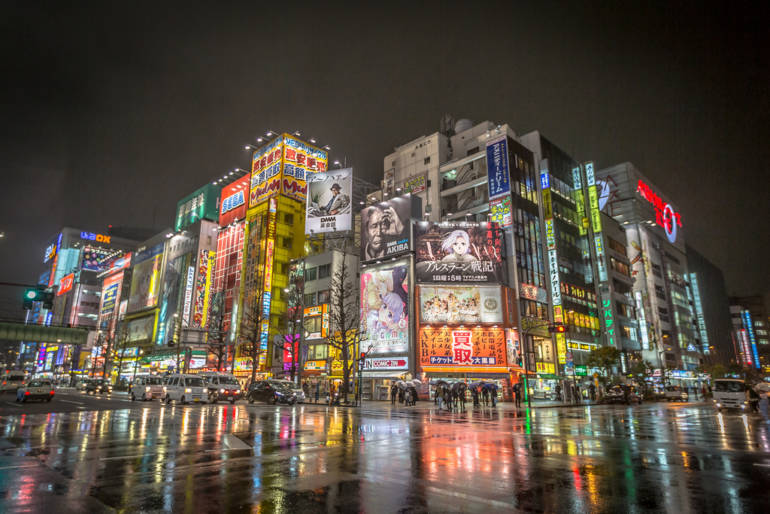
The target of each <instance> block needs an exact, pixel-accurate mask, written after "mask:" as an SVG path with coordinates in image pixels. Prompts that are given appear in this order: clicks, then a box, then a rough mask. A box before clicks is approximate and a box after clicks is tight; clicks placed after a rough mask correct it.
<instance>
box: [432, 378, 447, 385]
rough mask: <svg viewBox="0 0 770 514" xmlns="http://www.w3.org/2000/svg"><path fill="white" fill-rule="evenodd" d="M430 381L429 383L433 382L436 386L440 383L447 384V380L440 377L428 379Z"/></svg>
mask: <svg viewBox="0 0 770 514" xmlns="http://www.w3.org/2000/svg"><path fill="white" fill-rule="evenodd" d="M430 383H431V384H433V385H436V386H437V385H441V384H445V385H448V383H447V381H446V380H441V379H438V380H431V381H430Z"/></svg>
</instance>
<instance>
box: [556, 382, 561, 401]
mask: <svg viewBox="0 0 770 514" xmlns="http://www.w3.org/2000/svg"><path fill="white" fill-rule="evenodd" d="M556 400H557V401H561V384H556Z"/></svg>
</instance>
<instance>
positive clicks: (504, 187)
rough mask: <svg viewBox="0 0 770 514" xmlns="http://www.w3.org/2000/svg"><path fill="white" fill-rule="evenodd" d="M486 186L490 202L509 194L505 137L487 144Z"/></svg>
mask: <svg viewBox="0 0 770 514" xmlns="http://www.w3.org/2000/svg"><path fill="white" fill-rule="evenodd" d="M487 186H488V187H489V199H490V200H492V199H493V198H496V197H498V196H502V195H504V194H508V193H510V192H511V173H510V171H509V169H508V139H507V136H503V137H502V138H498V139H493V140H491V141H489V142H488V143H487Z"/></svg>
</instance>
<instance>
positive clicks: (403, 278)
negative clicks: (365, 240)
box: [360, 260, 409, 355]
mask: <svg viewBox="0 0 770 514" xmlns="http://www.w3.org/2000/svg"><path fill="white" fill-rule="evenodd" d="M408 277H409V263H408V261H405V260H402V261H396V262H389V263H387V264H380V265H378V266H370V267H367V268H364V269H362V270H361V342H360V346H361V349H362V350H363V351H367V349H369V347H371V351H370V352H369V353H370V354H373V355H374V354H393V353H406V352H407V350H408V349H409V278H408Z"/></svg>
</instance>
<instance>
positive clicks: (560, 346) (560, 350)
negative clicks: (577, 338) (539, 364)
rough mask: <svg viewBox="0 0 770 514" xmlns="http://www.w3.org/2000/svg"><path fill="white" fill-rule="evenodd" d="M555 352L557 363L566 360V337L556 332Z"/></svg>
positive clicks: (562, 362) (563, 362)
mask: <svg viewBox="0 0 770 514" xmlns="http://www.w3.org/2000/svg"><path fill="white" fill-rule="evenodd" d="M556 354H557V355H558V357H559V364H565V363H566V362H567V339H566V338H565V337H564V334H563V333H562V334H556Z"/></svg>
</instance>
